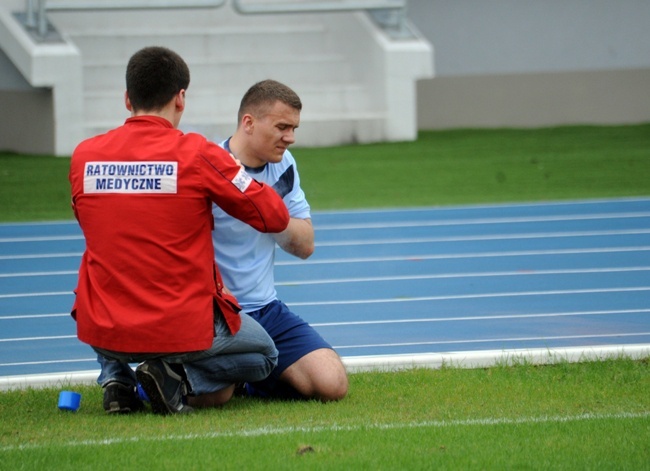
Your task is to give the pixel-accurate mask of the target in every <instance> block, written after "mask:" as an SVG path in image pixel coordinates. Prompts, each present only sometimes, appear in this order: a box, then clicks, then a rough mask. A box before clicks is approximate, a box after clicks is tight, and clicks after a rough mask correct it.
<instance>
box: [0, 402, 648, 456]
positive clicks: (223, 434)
mask: <svg viewBox="0 0 650 471" xmlns="http://www.w3.org/2000/svg"><path fill="white" fill-rule="evenodd" d="M647 417H650V411H641V412H618V413H610V414H607V413H603V414H598V413H586V414H577V415H542V416H528V417H486V418H481V419H458V420H453V419H452V420H423V421H417V422H385V423H377V422H366V423H361V424H350V425H340V424H323V425H310V426H289V427H271V426H266V427H257V428H250V429H245V430H236V431H215V432H205V433H187V434H167V435H161V436H150V435H147V436H143V435H133V436H130V437H119V438H118V437H113V438H105V439H94V440H74V441H64V442H60V443H59V442H54V441H48V442H44V443H27V444H20V445H6V446H3V447H0V450H1V451H4V452H7V451H17V450H35V449H42V448H79V447H98V446H111V445H121V444H124V443H140V442H142V443H160V442H178V441H191V440H192V441H193V440H214V439H218V438H250V437H252V438H255V437H260V436H274V435H279V436H282V435H289V434H293V433H300V434H305V433H310V434H311V433H333V432H356V431H360V430H379V431H383V430H403V429H417V428H449V427H495V426H504V425H506V426H507V425H526V424H546V423H571V422H584V421H592V420H593V421H600V420H630V419H632V420H634V419H645V418H647Z"/></svg>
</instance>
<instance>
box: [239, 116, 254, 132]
mask: <svg viewBox="0 0 650 471" xmlns="http://www.w3.org/2000/svg"><path fill="white" fill-rule="evenodd" d="M254 124H255V118H254V117H253V116H252V115H250V114H248V113H246V114H245V115H244V116H243V117H242V119H241V125H242V128H243V129H244V131H245V132H247V133H251V132H253V127H254Z"/></svg>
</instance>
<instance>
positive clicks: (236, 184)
mask: <svg viewBox="0 0 650 471" xmlns="http://www.w3.org/2000/svg"><path fill="white" fill-rule="evenodd" d="M199 162H200V171H201V175H202V178H203V181H204V184H205V186H206V191H207V193H208V195H209V197H210V199H212V201H214V202H215V203H216V204H217V205H219V206H220V207H221V208H222V209H223V210H224V211H225V212H227V213H228V214H230V215H231V216H233V217H235V218H237V219H239V220H241V221H243V222H245V223H247V224H249V225H250V226H252V227H253V228H255V229H256V230H258V231H260V232H282V231H283V230H285V229H286V228H287V226H288V225H289V211H288V210H287V207H286V205H285V204H284V202H283V201H282V198H280V196H279V195H278V194H277V193H276V192H275V190H273V188H271V187H270V186H268V185H265V184H263V183H259V182H258V181H256V180H254V179H253V178H252V177H251V176H250V175H249V174H248V173H246V171H245V170H244V169H243V167H241V166H239V165H237V163H236V162H235V160H234V159H233V158H232V157H231V156H230V154H229V153H228V152H227V151H225V150H224V149H222V148H221V147H219V146H218V145H216V144H214V143H211V142H209V141H206V142H205V145H204V147H203V149H202V151H201V152H200V155H199Z"/></svg>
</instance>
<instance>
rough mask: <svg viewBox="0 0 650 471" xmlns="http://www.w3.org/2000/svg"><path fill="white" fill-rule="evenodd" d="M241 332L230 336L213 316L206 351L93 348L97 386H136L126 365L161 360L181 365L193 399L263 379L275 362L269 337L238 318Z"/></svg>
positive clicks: (243, 316)
mask: <svg viewBox="0 0 650 471" xmlns="http://www.w3.org/2000/svg"><path fill="white" fill-rule="evenodd" d="M241 321H242V322H241V328H240V329H239V332H237V333H236V334H235V335H232V334H231V333H230V331H229V330H228V326H227V324H226V322H225V321H224V319H223V317H222V316H221V315H216V316H215V324H214V329H215V336H214V340H213V342H212V347H211V348H210V349H208V350H203V351H198V352H187V353H123V352H114V351H109V350H104V349H100V348H95V347H93V348H94V350H95V351H96V352H97V354H98V355H97V361H98V362H99V364H100V365H101V368H102V370H101V373H100V374H99V377H98V378H97V382H98V383H99V384H100V385H101V386H105V385H106V384H107V383H109V382H111V381H119V382H121V383H124V384H128V385H132V386H135V385H136V384H137V380H136V377H135V373H134V372H133V370H132V369H131V367H130V366H129V363H139V362H142V361H146V360H153V359H161V360H164V361H166V362H167V363H176V364H182V365H183V368H184V369H185V373H186V375H187V381H188V382H189V385H190V388H191V392H192V394H193V395H200V394H207V393H212V392H216V391H219V390H221V389H223V388H226V387H228V386H230V385H232V384H236V383H243V382H256V381H261V380H263V379H264V378H266V377H267V376H268V375H269V374H270V373H271V371H273V368H275V366H276V365H277V362H278V351H277V349H276V348H275V344H274V343H273V340H271V337H269V334H267V333H266V331H265V330H264V329H263V328H262V326H260V325H259V324H258V323H257V322H256V321H255V320H253V318H251V317H250V316H248V315H247V314H243V313H242V314H241Z"/></svg>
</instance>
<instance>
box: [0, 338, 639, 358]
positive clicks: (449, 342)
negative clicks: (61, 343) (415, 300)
mask: <svg viewBox="0 0 650 471" xmlns="http://www.w3.org/2000/svg"><path fill="white" fill-rule="evenodd" d="M647 335H650V332H619V333H614V334H585V335H558V336H540V337H511V338H508V337H506V338H489V339H467V340H463V339H456V340H436V341H430V342H398V343H378V344H360V345H335V346H333V348H334V349H335V350H338V349H346V348H375V347H413V346H420V345H454V344H481V343H492V342H530V341H540V340H544V341H546V340H570V339H571V340H574V339H603V338H621V337H636V336H647ZM76 338H77V336H76V335H58V336H52V337H24V338H14V339H0V343H3V342H34V341H39V340H69V339H76ZM62 361H63V360H62ZM40 363H41V362H37V363H35V364H40ZM21 364H22V363H21ZM13 365H15V364H13ZM0 366H8V364H0Z"/></svg>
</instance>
